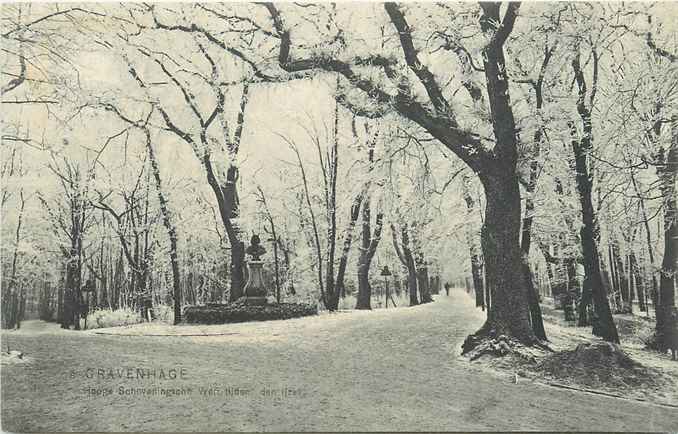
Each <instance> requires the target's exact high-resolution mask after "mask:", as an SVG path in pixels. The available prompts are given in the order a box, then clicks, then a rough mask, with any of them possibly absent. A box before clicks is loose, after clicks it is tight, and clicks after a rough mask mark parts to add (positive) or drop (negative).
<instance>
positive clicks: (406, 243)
mask: <svg viewBox="0 0 678 434" xmlns="http://www.w3.org/2000/svg"><path fill="white" fill-rule="evenodd" d="M391 234H392V236H393V247H394V248H395V251H396V254H397V255H398V259H400V262H401V263H402V264H403V266H404V267H405V269H406V270H407V289H408V291H409V295H410V306H416V305H418V304H419V299H418V298H417V267H416V265H415V262H414V258H413V256H412V250H411V248H410V237H409V234H408V230H407V225H403V227H402V228H401V230H400V237H401V243H402V248H401V247H400V246H399V243H398V235H397V232H396V229H395V226H394V225H393V224H391Z"/></svg>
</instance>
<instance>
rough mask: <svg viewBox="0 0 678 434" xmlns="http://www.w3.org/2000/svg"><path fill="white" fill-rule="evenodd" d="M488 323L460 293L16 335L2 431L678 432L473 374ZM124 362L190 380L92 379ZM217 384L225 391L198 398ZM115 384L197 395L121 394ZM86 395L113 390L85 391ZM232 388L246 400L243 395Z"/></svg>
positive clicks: (676, 425) (670, 415) (618, 404)
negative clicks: (161, 329) (267, 314)
mask: <svg viewBox="0 0 678 434" xmlns="http://www.w3.org/2000/svg"><path fill="white" fill-rule="evenodd" d="M482 319H483V313H482V312H479V311H477V310H475V309H474V308H473V306H472V300H471V299H470V298H469V297H467V296H466V295H465V294H463V293H461V292H455V293H453V295H451V296H450V297H445V296H440V297H438V299H437V301H436V302H435V303H431V304H427V305H424V306H418V307H414V308H403V309H391V310H388V311H386V310H378V311H373V312H342V313H338V314H333V315H329V314H326V315H323V316H322V317H316V318H302V319H296V320H289V321H273V322H264V323H247V324H234V325H226V326H210V327H207V328H205V327H204V326H203V327H202V329H200V330H202V332H211V333H215V334H218V333H221V335H216V336H197V337H196V336H176V337H164V336H163V337H154V336H110V335H97V334H93V333H91V332H87V333H78V332H73V331H70V332H66V331H60V330H58V329H57V330H55V331H54V332H53V333H46V332H42V333H35V332H31V331H30V330H26V331H20V332H18V333H14V332H7V333H3V335H2V338H3V347H4V346H5V341H6V340H7V341H9V342H10V344H11V346H12V348H16V349H19V350H21V351H24V352H25V353H26V354H27V355H29V356H31V357H32V358H33V361H32V362H31V363H27V364H24V365H16V366H10V367H7V368H5V367H3V370H2V386H3V408H2V428H3V429H4V430H6V431H25V430H32V431H49V430H52V431H53V430H60V431H72V430H76V431H88V430H96V431H106V430H118V431H119V430H134V431H169V430H171V431H224V430H236V431H253V430H257V431H260V430H265V431H291V430H297V431H298V430H306V431H308V430H316V431H333V430H340V431H347V430H360V431H363V430H382V431H393V430H395V431H403V430H405V431H419V430H474V431H478V430H493V431H504V430H509V429H512V430H560V431H562V430H566V431H569V430H587V431H595V430H605V431H620V430H633V431H678V412H676V411H675V409H669V408H666V407H660V406H655V405H650V404H645V403H640V402H635V401H626V400H620V399H614V398H608V397H604V396H595V395H589V394H585V393H580V392H574V391H568V390H561V389H555V388H550V387H546V386H541V385H537V384H534V383H531V382H528V381H520V382H519V383H518V384H513V376H500V375H497V374H490V373H486V372H483V371H481V370H479V369H477V368H475V367H472V366H471V365H470V364H469V362H468V361H466V360H464V359H461V358H460V357H459V356H458V354H459V349H460V345H461V342H462V341H463V339H464V337H465V336H466V335H467V334H468V333H469V332H471V331H473V330H474V329H476V328H477V327H479V326H480V324H481V323H482ZM199 327H200V326H196V330H198V328H199ZM224 333H229V334H224ZM127 367H133V368H137V367H140V368H144V369H155V370H156V371H157V372H159V371H160V370H164V371H166V372H169V370H170V369H172V368H181V367H183V368H185V378H184V379H174V380H162V381H160V380H159V381H153V380H149V379H148V378H145V379H139V378H132V379H128V378H125V375H126V374H124V372H123V378H122V379H120V378H117V377H116V378H114V379H110V378H100V379H98V378H96V375H92V374H95V373H96V372H97V369H104V370H105V372H108V370H109V369H112V370H113V371H115V369H116V368H127ZM88 368H91V369H88ZM114 375H115V374H114ZM134 375H135V374H133V376H134ZM158 375H159V374H158ZM89 377H94V378H89ZM215 384H216V385H218V386H219V388H220V393H217V394H216V395H207V396H203V395H201V394H200V391H199V388H207V387H209V386H210V385H215ZM119 386H123V388H125V389H129V388H147V389H149V390H150V389H152V388H153V387H155V386H161V387H163V388H183V389H187V388H191V394H189V395H181V396H172V397H167V396H158V395H153V396H141V395H132V396H121V395H119V394H118V391H119ZM87 387H93V388H95V389H99V390H102V389H107V388H110V389H111V390H112V394H110V395H108V396H90V395H88V392H87V391H86V390H85V389H86V388H87ZM236 388H237V389H239V390H240V391H242V390H248V391H249V392H248V393H247V394H246V395H243V394H242V393H240V392H238V393H239V395H236V392H235V390H236ZM281 388H288V389H290V391H288V392H286V393H284V394H283V392H280V389H281ZM292 392H294V393H292ZM283 395H286V396H283Z"/></svg>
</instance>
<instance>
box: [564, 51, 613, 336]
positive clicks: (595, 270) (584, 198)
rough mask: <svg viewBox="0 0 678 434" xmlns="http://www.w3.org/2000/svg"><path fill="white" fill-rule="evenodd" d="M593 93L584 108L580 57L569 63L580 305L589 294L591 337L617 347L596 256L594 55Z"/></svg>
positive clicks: (582, 74) (594, 57) (597, 256)
mask: <svg viewBox="0 0 678 434" xmlns="http://www.w3.org/2000/svg"><path fill="white" fill-rule="evenodd" d="M593 54H594V55H593V68H594V73H593V77H594V78H593V89H592V91H591V92H592V93H591V94H590V95H588V98H589V103H588V106H587V105H586V98H587V90H586V81H585V78H584V73H583V71H582V69H581V65H580V63H579V54H577V55H576V56H575V58H574V59H573V61H572V67H573V69H574V74H575V80H576V82H577V85H578V89H579V93H578V95H579V97H578V100H577V112H578V113H579V116H580V118H581V120H582V129H583V134H582V136H581V138H580V139H579V140H577V138H576V135H577V130H576V127H575V125H574V123H573V122H571V123H570V129H571V134H572V148H573V150H574V157H575V168H576V179H577V191H578V192H579V202H580V205H581V215H582V227H581V229H580V236H581V242H582V253H583V256H584V270H585V278H584V287H583V289H582V290H583V296H582V301H583V302H584V303H586V302H588V296H589V294H590V297H591V299H592V300H593V306H594V318H593V320H592V323H593V334H594V335H596V336H600V337H601V338H603V339H605V340H606V341H609V342H614V343H619V335H618V334H617V327H616V325H615V324H614V321H613V320H612V312H611V311H610V304H609V301H608V299H607V293H606V291H605V287H604V286H603V278H602V274H601V271H600V256H599V253H598V241H599V239H600V229H599V227H598V221H597V219H596V214H595V211H594V207H593V199H592V192H593V175H592V173H591V171H592V170H591V169H590V168H589V166H590V164H591V163H590V162H589V157H588V155H589V153H590V152H591V151H592V150H593V125H592V124H591V105H592V104H593V100H594V96H595V91H596V86H597V77H598V70H597V68H598V57H597V54H596V53H595V52H594V53H593Z"/></svg>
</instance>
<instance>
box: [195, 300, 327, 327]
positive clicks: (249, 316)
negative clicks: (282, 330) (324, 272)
mask: <svg viewBox="0 0 678 434" xmlns="http://www.w3.org/2000/svg"><path fill="white" fill-rule="evenodd" d="M243 298H244V297H243ZM243 298H240V299H239V300H238V301H236V302H235V303H230V304H220V303H210V304H207V305H205V306H187V307H186V309H185V310H184V315H183V320H184V321H183V322H184V323H188V324H226V323H235V322H247V321H271V320H277V319H290V318H300V317H303V316H311V315H317V314H318V307H317V306H313V305H310V304H305V303H271V304H263V305H256V304H246V302H245V300H243ZM249 298H253V297H249ZM264 300H265V298H264Z"/></svg>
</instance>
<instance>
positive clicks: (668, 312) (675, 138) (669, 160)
mask: <svg viewBox="0 0 678 434" xmlns="http://www.w3.org/2000/svg"><path fill="white" fill-rule="evenodd" d="M660 163H661V164H662V166H660V168H659V169H658V170H657V171H658V173H659V178H660V180H661V191H662V196H663V198H664V259H663V260H662V270H661V277H660V282H659V297H658V305H657V307H656V312H657V335H656V338H657V347H658V348H659V349H660V350H666V349H667V348H672V349H676V348H678V342H676V341H677V340H678V318H677V316H678V312H676V298H675V293H676V270H677V269H678V264H677V262H678V206H677V203H676V202H677V200H676V193H677V192H676V180H677V178H678V121H677V120H674V124H673V125H672V141H671V148H670V149H669V152H668V154H667V156H666V158H665V159H664V158H663V155H661V153H660Z"/></svg>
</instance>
